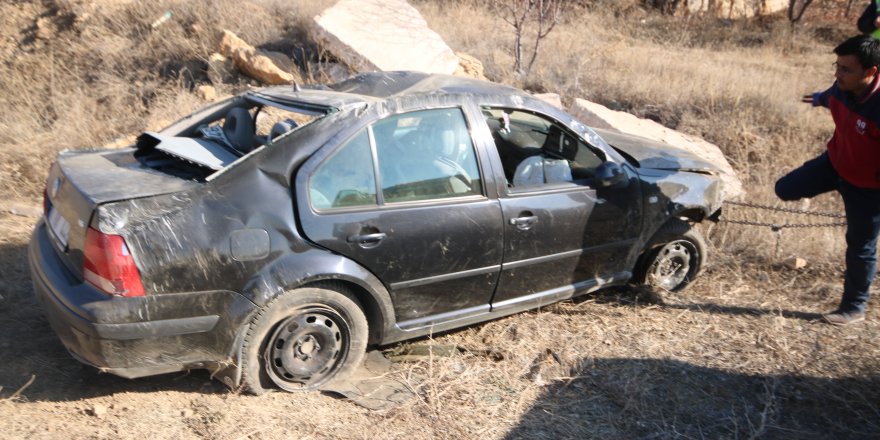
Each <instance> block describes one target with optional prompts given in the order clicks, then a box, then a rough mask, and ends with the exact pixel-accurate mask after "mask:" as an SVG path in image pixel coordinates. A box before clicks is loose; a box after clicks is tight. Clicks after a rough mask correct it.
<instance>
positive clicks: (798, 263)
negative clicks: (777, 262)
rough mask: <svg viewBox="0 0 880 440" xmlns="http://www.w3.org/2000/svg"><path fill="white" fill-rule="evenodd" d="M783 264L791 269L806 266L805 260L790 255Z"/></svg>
mask: <svg viewBox="0 0 880 440" xmlns="http://www.w3.org/2000/svg"><path fill="white" fill-rule="evenodd" d="M785 266H786V267H788V268H789V269H793V270H797V269H803V268H805V267H807V260H804V259H803V258H801V257H791V258H789V259H787V260H785Z"/></svg>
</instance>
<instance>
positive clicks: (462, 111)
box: [304, 103, 489, 215]
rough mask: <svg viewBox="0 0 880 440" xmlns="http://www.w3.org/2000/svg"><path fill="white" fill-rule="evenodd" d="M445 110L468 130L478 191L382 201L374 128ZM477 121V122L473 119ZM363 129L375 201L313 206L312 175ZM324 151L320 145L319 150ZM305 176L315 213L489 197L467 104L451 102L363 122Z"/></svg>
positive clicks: (449, 203) (358, 210) (309, 168)
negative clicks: (404, 117)
mask: <svg viewBox="0 0 880 440" xmlns="http://www.w3.org/2000/svg"><path fill="white" fill-rule="evenodd" d="M444 109H456V110H458V113H459V115H460V117H461V120H462V122H463V123H464V125H465V129H466V131H467V136H468V138H469V140H470V147H471V150H472V152H473V158H474V161H475V162H476V170H477V172H478V173H479V178H480V185H479V190H480V192H479V193H478V194H465V195H460V196H455V195H453V196H449V197H442V198H428V199H421V200H408V201H397V202H387V201H386V200H385V195H384V193H383V188H382V175H381V173H380V171H379V157H378V154H377V151H376V145H377V144H376V139H375V134H374V132H373V127H374V126H375V125H376V124H377V123H379V122H381V121H383V120H386V119H388V118H391V117H396V116H401V115H406V114H409V113H416V112H421V111H430V110H444ZM476 123H479V121H478V122H476ZM363 130H366V132H367V137H368V139H369V143H370V157H371V162H372V163H371V168H372V169H371V171H372V173H373V181H374V182H375V191H376V204H368V205H362V206H344V207H329V208H318V207H316V206H315V204H314V202H313V200H312V197H311V191H310V189H311V188H310V185H311V180H312V177H314V175H315V174H316V173H317V172H318V171H319V170H320V169H321V167H323V166H325V165H326V163H327V161H329V160H330V159H331V158H333V157H334V156H335V154H336V153H337V152H338V151H339V149H340V148H343V147H344V146H346V145H348V143H349V142H351V141H352V140H353V139H354V138H355V137H357V136H359V135H360V134H361V132H362V131H363ZM321 150H323V148H321V149H319V150H318V151H321ZM304 171H306V173H307V176H306V178H305V182H306V188H305V196H306V199H307V201H308V206H309V209H310V210H311V211H312V212H313V213H315V214H319V215H320V214H341V213H347V212H361V211H372V210H385V209H397V208H403V207H419V206H431V205H440V204H445V205H453V204H459V203H469V202H473V201H478V200H487V199H488V198H489V197H488V196H487V181H486V180H487V179H486V176H485V171H486V168H484V164H483V160H482V159H481V157H480V147H479V144H478V142H477V139H476V138H475V137H474V122H473V121H471V120H470V118H469V117H468V112H467V110H466V104H464V103H461V104H454V105H448V106H437V107H429V108H410V109H405V110H402V111H398V112H394V113H390V114H384V115H382V116H381V117H379V118H376V119H373V120H371V121H370V122H368V123H366V124H364V125H363V126H359V127H357V128H356V129H353V130H352V131H351V133H350V134H348V135H347V136H346V137H345V138H344V139H342V140H341V141H339V142H338V143H336V145H334V146H332V147H331V148H330V150H329V151H328V152H327V153H326V154H324V155H323V157H321V158H320V159H319V160H318V162H317V163H315V164H314V165H312V166H309V167H308V168H307V169H305V170H304Z"/></svg>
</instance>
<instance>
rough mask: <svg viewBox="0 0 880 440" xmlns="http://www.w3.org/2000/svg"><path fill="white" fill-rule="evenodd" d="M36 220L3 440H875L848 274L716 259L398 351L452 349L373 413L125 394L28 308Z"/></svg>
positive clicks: (188, 378)
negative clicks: (836, 316) (848, 323)
mask: <svg viewBox="0 0 880 440" xmlns="http://www.w3.org/2000/svg"><path fill="white" fill-rule="evenodd" d="M36 220H37V219H36V218H35V217H25V216H19V215H13V214H9V213H4V214H2V215H0V272H2V274H3V275H2V288H0V295H2V299H0V353H2V358H3V362H2V363H0V387H2V388H0V432H2V433H3V435H2V436H3V437H4V438H145V437H148V438H157V439H162V438H174V439H180V438H223V439H275V438H314V439H322V438H352V439H354V438H400V439H404V438H406V439H410V438H450V439H459V438H481V439H515V438H528V439H542V438H546V439H558V438H621V439H622V438H627V439H630V438H758V437H760V438H816V439H819V438H877V437H880V417H878V416H880V375H878V373H877V365H878V362H880V338H878V332H880V325H878V322H880V316H878V315H877V313H876V311H871V312H869V313H868V320H867V322H865V323H862V324H859V325H856V326H853V327H849V328H837V327H832V326H829V325H825V324H822V323H820V322H818V320H817V319H818V317H819V313H820V312H822V311H827V310H829V309H830V308H832V307H833V306H834V304H835V302H836V301H837V299H838V294H839V289H838V284H839V283H838V279H839V278H840V273H839V271H838V270H837V269H833V268H823V267H810V266H808V267H807V268H806V269H801V270H790V269H787V268H785V267H784V266H774V265H770V266H769V267H768V266H764V265H760V264H749V265H745V266H739V267H737V265H736V264H733V262H734V260H733V259H732V256H730V255H725V254H723V253H718V252H717V250H716V254H715V255H714V258H713V260H712V264H711V265H710V266H709V267H708V268H707V271H706V273H704V276H703V277H702V278H701V279H700V280H699V281H698V282H697V283H696V285H694V286H693V288H692V289H691V290H689V291H687V293H684V294H678V295H675V296H670V295H666V294H664V295H658V294H656V293H653V292H644V291H638V290H634V289H623V288H621V289H613V290H610V291H607V292H603V293H599V294H593V295H588V296H587V297H585V298H581V299H579V300H577V301H568V302H564V303H561V304H557V305H553V306H550V307H548V308H546V309H544V310H540V311H535V312H530V313H524V314H520V315H516V316H512V317H509V318H505V319H501V320H498V321H493V322H490V323H487V324H483V325H479V326H474V327H471V328H468V329H464V330H461V331H457V332H453V333H450V334H447V335H443V336H439V337H435V338H428V339H423V340H420V341H415V342H413V343H409V344H400V345H396V346H391V347H385V348H383V350H384V351H385V352H386V354H388V355H389V356H391V355H393V354H395V353H397V352H399V351H401V350H404V349H409V350H412V349H413V347H414V346H429V347H437V348H438V349H439V348H443V350H442V353H440V351H441V350H438V354H437V355H433V356H427V357H422V358H421V359H418V360H415V361H410V362H398V363H395V364H394V366H393V369H392V371H391V373H389V378H390V379H392V380H395V381H398V382H399V383H402V384H405V385H406V386H407V387H409V388H410V389H411V390H413V391H414V392H415V397H414V398H412V399H411V400H409V401H408V402H406V403H404V404H402V405H400V406H398V407H396V408H393V409H388V410H380V411H370V410H367V409H365V408H362V407H360V406H358V405H355V404H353V403H351V402H349V401H346V400H345V399H343V398H340V397H339V396H335V395H331V394H322V393H301V394H286V393H280V392H278V393H271V394H269V395H266V396H262V397H254V396H248V395H240V394H238V393H235V392H231V391H229V390H228V389H227V388H226V387H225V386H223V385H222V384H220V383H219V382H217V381H212V380H211V379H210V377H209V375H208V374H207V372H204V371H193V372H190V373H179V374H169V375H163V376H157V377H151V378H144V379H137V380H127V379H122V378H119V377H115V376H112V375H107V374H101V373H99V372H98V371H96V370H95V369H93V368H91V367H87V366H84V365H81V364H79V363H78V362H77V361H75V360H74V359H72V358H71V357H70V355H68V354H67V352H66V351H65V349H64V348H63V347H62V345H61V344H60V342H59V341H58V339H57V338H56V337H55V335H54V333H53V332H52V330H51V329H50V328H49V325H48V323H47V322H46V320H45V318H44V317H43V315H42V312H41V310H40V309H39V307H38V305H37V303H36V301H35V299H34V297H33V293H32V289H31V284H30V279H29V275H28V268H27V263H26V256H27V242H28V239H29V233H30V231H31V230H32V228H33V225H34V223H35V222H36ZM874 303H876V301H874ZM874 308H875V309H876V307H874ZM451 345H454V346H456V347H458V349H457V350H453V355H449V353H448V352H449V350H448V349H447V348H448V347H449V346H451ZM429 352H430V353H433V348H432V349H431V350H429Z"/></svg>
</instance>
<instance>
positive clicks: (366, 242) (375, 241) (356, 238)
mask: <svg viewBox="0 0 880 440" xmlns="http://www.w3.org/2000/svg"><path fill="white" fill-rule="evenodd" d="M385 237H387V235H386V234H385V233H384V232H376V233H374V234H360V235H349V236H348V238H347V239H346V241H348V242H349V243H357V245H358V246H360V247H362V248H364V249H370V248H374V247H376V246H379V243H381V242H382V240H384V239H385Z"/></svg>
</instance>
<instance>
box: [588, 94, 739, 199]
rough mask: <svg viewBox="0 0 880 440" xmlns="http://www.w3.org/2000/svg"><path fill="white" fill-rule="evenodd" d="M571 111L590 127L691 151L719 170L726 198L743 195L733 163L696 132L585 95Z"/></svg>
mask: <svg viewBox="0 0 880 440" xmlns="http://www.w3.org/2000/svg"><path fill="white" fill-rule="evenodd" d="M571 113H572V115H574V116H575V117H576V118H578V119H579V120H580V121H581V122H583V123H585V124H587V125H589V126H590V127H595V128H605V129H611V130H615V131H618V132H620V133H626V134H631V135H635V136H641V137H643V138H647V139H651V140H654V141H658V142H663V143H666V144H669V145H671V146H673V147H677V148H679V149H682V150H685V151H688V152H691V153H693V154H695V155H697V156H698V157H700V158H702V159H703V160H705V161H707V162H709V163H711V164H712V165H714V166H716V167H717V168H718V169H719V170H720V171H721V180H722V181H723V182H724V199H725V200H730V199H734V198H737V197H739V196H741V195H743V186H742V182H741V181H740V180H739V177H737V175H736V172H735V171H734V170H733V167H731V166H730V163H728V162H727V159H726V158H725V157H724V154H723V153H722V152H721V150H720V149H719V148H718V146H716V145H714V144H711V143H709V142H706V141H705V140H703V139H700V138H698V137H696V136H691V135H687V134H684V133H681V132H679V131H676V130H673V129H671V128H667V127H664V126H663V125H660V124H658V123H656V122H654V121H652V120H649V119H641V118H638V117H636V116H634V115H631V114H629V113H625V112H619V111H615V110H611V109H609V108H607V107H605V106H603V105H599V104H596V103H594V102H590V101H587V100H584V99H576V100H575V104H574V107H573V108H572V109H571Z"/></svg>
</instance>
